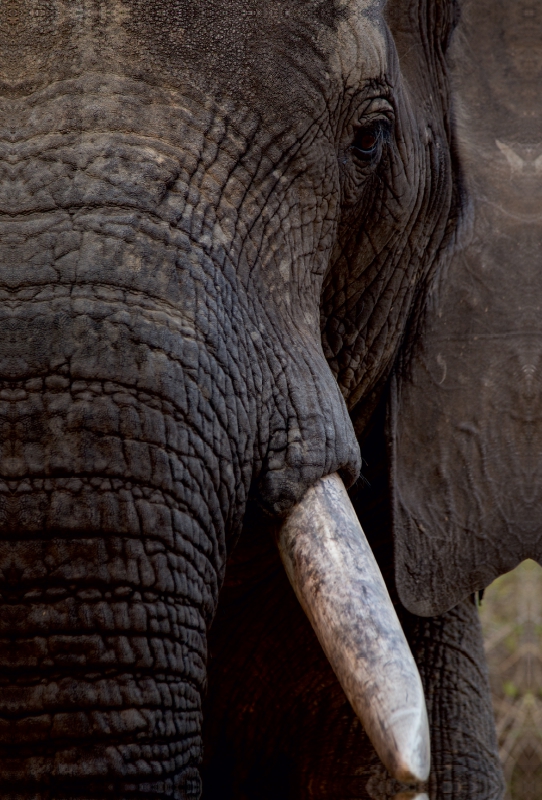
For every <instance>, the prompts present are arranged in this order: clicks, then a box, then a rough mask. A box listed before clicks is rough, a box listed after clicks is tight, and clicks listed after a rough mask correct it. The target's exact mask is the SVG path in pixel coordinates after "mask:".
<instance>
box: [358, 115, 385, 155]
mask: <svg viewBox="0 0 542 800" xmlns="http://www.w3.org/2000/svg"><path fill="white" fill-rule="evenodd" d="M389 139H390V130H389V124H386V123H384V122H382V123H381V124H378V125H371V127H364V128H361V129H360V130H359V131H358V132H357V134H356V138H355V139H354V142H353V144H352V150H353V151H354V154H355V155H356V156H357V158H358V159H360V160H362V161H364V162H368V163H374V161H376V160H377V159H378V158H379V156H380V154H381V151H382V146H383V145H384V144H386V143H387V142H388V141H389Z"/></svg>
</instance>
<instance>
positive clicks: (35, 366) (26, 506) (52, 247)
mask: <svg viewBox="0 0 542 800" xmlns="http://www.w3.org/2000/svg"><path fill="white" fill-rule="evenodd" d="M264 5H265V4H264ZM389 6H390V9H391V10H390V16H389V20H390V26H391V32H390V30H388V29H387V28H386V26H385V24H384V21H383V19H382V17H381V8H380V4H379V3H374V4H368V3H360V2H358V3H354V2H352V3H346V2H345V3H342V2H341V3H337V4H336V5H334V4H332V3H328V2H327V0H326V2H319V1H318V0H315V2H304V3H295V2H284V3H277V4H267V5H265V8H264V10H263V11H262V10H261V7H262V4H261V3H259V2H256V0H244V2H234V3H231V4H230V3H228V4H225V3H219V2H211V0H205V1H204V2H195V0H193V1H192V0H190V1H189V2H188V0H187V1H186V2H185V0H183V2H181V1H180V0H179V2H177V1H176V0H167V2H166V1H165V0H164V2H156V3H149V2H146V3H140V2H136V0H125V2H120V0H119V1H118V2H111V3H109V2H108V3H103V2H98V0H88V1H85V2H72V0H70V2H60V0H58V2H55V1H54V0H49V1H48V2H47V0H41V1H40V0H27V2H6V3H2V5H1V6H0V46H1V48H2V55H3V58H2V60H1V64H0V98H1V99H0V121H1V126H2V130H1V133H0V170H1V174H0V212H1V216H0V301H1V302H0V333H1V336H0V430H1V432H2V435H1V447H0V594H1V599H2V604H3V608H2V615H1V621H0V638H1V639H2V659H3V661H2V670H1V672H0V793H1V794H3V796H5V797H6V798H7V797H9V798H12V797H16V798H18V800H19V799H20V800H30V798H33V800H38V798H39V800H46V799H47V800H57V799H58V800H60V798H70V799H71V798H73V799H75V798H80V799H81V798H87V799H88V800H90V798H92V799H93V800H105V798H108V797H111V798H113V797H114V798H116V800H120V798H123V799H124V798H131V797H144V798H145V799H146V800H154V798H156V799H158V798H162V797H164V798H172V799H173V798H176V799H178V800H184V798H197V797H199V795H200V791H201V781H200V776H199V765H200V762H201V758H202V739H201V725H202V710H201V705H202V694H203V692H204V690H205V685H206V656H207V631H208V628H209V626H210V624H211V621H212V618H213V615H214V614H215V611H216V607H217V602H218V593H219V589H220V586H221V584H222V581H223V577H224V570H225V564H226V556H227V553H228V551H229V550H230V549H231V548H232V546H233V544H234V542H235V539H236V537H237V534H238V533H239V530H240V527H241V523H242V520H243V517H244V513H245V506H246V502H247V498H248V497H249V496H250V497H251V498H252V500H253V502H255V503H256V504H257V505H258V507H259V508H260V509H264V510H265V512H266V513H267V514H271V515H274V516H277V515H281V514H283V513H285V512H286V511H287V510H288V509H289V508H290V507H291V506H292V504H293V503H295V502H296V501H297V500H298V499H299V498H300V497H301V496H302V494H303V492H304V491H305V489H306V488H307V486H309V485H310V484H312V483H313V482H314V481H315V480H317V479H318V478H320V477H321V476H322V475H325V474H327V473H331V472H335V471H339V472H340V473H341V474H342V475H343V476H344V478H345V480H346V481H347V483H348V482H351V481H353V480H354V479H355V477H356V475H357V474H358V471H359V464H360V459H359V450H358V445H357V441H356V437H355V433H354V428H353V426H352V422H351V420H350V417H349V416H348V412H347V404H348V405H349V406H350V408H351V409H353V408H354V406H356V411H355V415H356V417H355V419H356V427H357V429H358V431H361V429H362V428H363V420H364V419H365V418H366V417H367V416H368V414H369V413H370V410H371V409H372V407H373V406H374V404H375V402H376V399H377V397H378V394H379V392H380V391H381V389H382V386H383V382H384V380H385V378H386V376H387V374H388V371H389V369H390V367H391V363H392V361H393V358H394V356H395V354H396V352H397V349H398V347H399V345H400V341H401V336H402V332H403V329H404V327H405V324H406V321H407V318H408V315H409V313H410V311H411V310H412V308H413V306H414V303H415V301H416V298H417V296H418V295H419V294H420V290H421V287H422V285H423V283H424V281H425V280H426V279H427V277H428V275H429V273H430V269H431V266H432V264H433V261H434V256H435V253H436V252H437V250H438V248H439V246H440V245H441V243H442V241H443V240H444V239H445V237H446V235H447V233H448V232H449V229H450V227H451V226H452V225H453V219H454V213H455V208H454V189H453V179H452V162H451V157H450V153H449V149H450V134H449V126H448V120H447V113H448V112H447V105H446V91H445V90H446V77H445V68H444V64H443V61H442V48H443V47H444V44H445V42H446V40H447V36H448V33H449V28H450V24H451V20H452V18H453V13H452V6H451V5H450V6H449V5H448V3H445V2H443V3H442V15H441V16H438V15H436V16H434V17H433V18H431V21H430V22H429V23H428V19H429V17H428V16H427V13H426V9H425V6H424V5H423V3H422V4H420V5H419V6H418V5H417V4H414V5H413V6H412V7H408V8H404V4H403V8H404V12H405V17H404V18H403V17H402V16H401V14H402V12H401V13H399V12H397V13H398V18H397V19H395V18H394V17H393V14H392V11H393V6H394V4H393V3H390V4H389ZM397 7H398V8H399V9H400V8H401V4H400V3H398V6H397ZM440 7H441V6H440V4H439V8H440ZM226 9H227V13H225V10H226ZM408 19H413V20H418V22H417V23H416V24H414V33H413V34H412V35H413V36H414V41H415V43H417V44H418V45H419V44H420V43H421V44H422V46H421V47H417V48H416V47H415V48H414V51H415V52H416V53H418V56H417V58H419V61H418V60H416V58H414V60H413V56H412V52H414V51H413V49H412V47H411V44H412V43H411V42H409V41H408V39H409V36H408V35H407V36H406V39H405V41H403V40H402V39H401V36H404V32H403V34H401V30H403V31H404V28H405V23H406V21H408ZM422 21H423V25H422ZM426 24H429V30H430V32H431V34H430V36H427V34H426V33H424V30H425V29H424V25H426ZM409 25H410V23H408V24H406V27H407V29H409ZM417 26H418V27H417ZM394 31H395V32H394ZM409 35H410V34H409ZM394 36H395V38H396V39H397V42H398V50H399V59H398V56H397V53H396V48H395V44H394ZM435 52H436V53H437V56H435ZM409 53H410V55H408V54H409ZM401 58H403V61H404V70H405V78H404V79H403V77H402V73H401V69H403V65H402V62H400V60H401ZM417 75H423V76H424V77H423V80H421V79H420V80H418V78H417V77H416V76H417ZM429 89H430V91H429ZM422 97H423V98H426V99H427V98H429V97H431V98H433V99H432V100H431V101H430V102H425V101H424V102H423V103H422V102H421V101H420V98H422ZM375 125H380V127H378V128H375V130H378V131H379V134H378V137H380V138H378V137H377V138H378V142H379V146H378V147H377V148H376V149H375V150H374V153H373V154H372V155H371V156H370V157H365V156H363V155H361V156H360V154H359V151H356V152H354V150H353V149H352V145H353V144H354V142H355V141H357V138H356V137H357V136H358V134H359V133H360V131H362V130H365V129H368V130H373V127H371V126H375ZM324 287H325V288H324ZM322 291H323V295H322ZM322 296H323V298H324V300H323V302H321V298H322ZM321 326H322V329H323V346H324V350H322V338H321ZM324 352H325V356H324ZM326 357H327V358H328V359H329V365H330V366H331V369H330V366H328V363H327V361H326ZM335 376H336V377H337V378H338V381H339V383H338V384H337V382H336V381H335ZM341 392H342V395H341ZM358 412H359V413H358ZM319 658H321V656H319ZM324 670H325V665H324ZM333 692H334V693H335V695H336V697H340V693H338V689H337V687H336V686H335V688H334V689H333ZM337 702H340V703H343V704H344V701H343V700H340V701H339V700H337ZM262 730H266V723H265V721H263V722H262ZM270 742H271V739H270ZM326 746H327V747H329V742H328V741H327V739H326V740H325V741H322V742H320V743H319V744H317V743H316V741H315V742H314V752H315V753H316V752H321V748H324V749H325V747H326ZM307 757H309V756H307ZM367 757H368V758H370V756H367ZM311 758H312V756H311ZM360 758H361V759H362V761H361V762H360V763H362V762H363V758H365V756H363V755H361V756H360ZM322 763H325V761H323V762H322ZM328 763H329V762H328ZM323 780H324V779H323ZM325 780H327V779H325Z"/></svg>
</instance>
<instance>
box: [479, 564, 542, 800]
mask: <svg viewBox="0 0 542 800" xmlns="http://www.w3.org/2000/svg"><path fill="white" fill-rule="evenodd" d="M480 616H481V619H482V626H483V629H484V638H485V647H486V653H487V660H488V665H489V674H490V681H491V690H492V692H493V705H494V709H495V718H496V723H497V734H498V737H499V748H500V755H501V761H502V764H503V767H504V772H505V776H506V781H507V785H508V795H507V800H541V798H542V568H541V567H540V566H539V565H538V564H536V563H535V562H534V561H524V562H523V564H520V566H519V567H517V568H516V569H515V570H514V571H513V572H509V573H508V574H507V575H503V576H502V577H500V578H498V579H497V580H496V581H495V582H494V583H492V584H491V586H490V587H489V588H488V589H487V590H486V592H485V594H484V597H483V601H482V605H481V608H480Z"/></svg>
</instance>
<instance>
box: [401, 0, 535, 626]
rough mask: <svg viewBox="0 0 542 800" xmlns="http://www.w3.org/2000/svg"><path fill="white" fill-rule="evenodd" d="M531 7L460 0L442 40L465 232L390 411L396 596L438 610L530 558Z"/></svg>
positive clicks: (427, 611) (419, 609)
mask: <svg viewBox="0 0 542 800" xmlns="http://www.w3.org/2000/svg"><path fill="white" fill-rule="evenodd" d="M541 30H542V28H541V19H540V9H539V8H538V6H536V8H535V6H533V7H532V8H531V7H530V6H525V5H524V4H523V3H520V2H512V3H511V2H493V0H491V2H489V0H488V1H487V2H485V1H484V2H479V0H476V2H474V0H473V2H466V3H464V4H463V10H462V21H461V24H460V27H459V28H458V31H457V33H456V35H455V38H454V40H453V45H452V53H451V60H452V74H453V80H452V84H453V95H454V105H455V113H456V118H457V126H458V150H459V157H460V160H461V162H462V165H463V171H464V174H465V182H466V188H467V192H468V194H469V196H470V203H471V208H470V211H469V214H468V216H469V224H470V229H469V230H467V231H464V233H463V236H462V238H461V240H460V242H459V244H458V245H457V247H456V249H455V252H454V254H453V257H452V260H451V263H450V265H449V267H448V269H447V270H445V271H444V272H443V274H442V280H441V281H440V284H439V285H437V286H436V287H435V289H434V291H433V293H432V295H430V297H429V305H428V309H427V312H426V317H425V320H424V324H423V327H422V329H421V330H420V326H417V328H416V332H415V336H416V341H415V342H413V345H412V347H411V348H410V349H407V351H406V352H407V353H408V354H409V356H408V358H405V360H404V364H403V366H402V368H401V371H400V373H399V376H398V379H397V382H396V384H395V397H394V399H393V402H392V409H391V417H392V422H391V428H392V430H391V436H392V441H393V464H392V483H393V485H394V497H395V529H396V536H395V541H396V564H397V567H396V570H397V582H398V587H399V592H400V596H401V600H402V602H403V603H404V604H405V605H406V606H407V608H409V609H410V610H412V611H414V612H416V613H419V614H424V615H431V614H435V613H440V612H443V611H445V610H447V609H448V608H450V607H451V606H453V605H454V604H455V603H457V602H458V601H459V600H460V599H461V598H462V597H464V596H465V595H466V594H467V593H469V592H472V591H475V590H478V589H481V588H483V587H484V586H486V585H488V584H489V583H490V582H491V581H492V580H493V579H494V578H495V577H496V576H497V575H499V574H501V573H504V572H507V571H508V570H511V569H513V567H515V566H516V564H517V563H518V562H520V561H522V560H523V559H525V558H533V559H537V560H542V528H541V525H540V518H541V509H542V495H541V493H540V487H541V485H542V484H541V480H540V476H541V470H542V462H541V460H540V453H541V448H542V425H541V422H542V417H541V414H540V408H541V405H540V398H541V388H542V382H541V377H540V370H541V367H542V349H541V342H542V328H541V319H542V316H541V308H542V282H541V280H540V245H541V240H542V217H541V214H540V209H541V203H542V181H541V178H540V176H541V172H540V163H542V151H541V149H540V147H541V145H540V142H541V141H542V113H541V105H540V92H539V86H540V76H541V75H542V71H541V70H542V62H541V60H540V58H541V56H540V33H541Z"/></svg>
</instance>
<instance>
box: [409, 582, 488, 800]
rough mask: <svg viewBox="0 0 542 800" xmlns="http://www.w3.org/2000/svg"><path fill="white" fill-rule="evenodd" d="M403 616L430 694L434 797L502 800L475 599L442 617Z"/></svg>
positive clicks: (428, 694) (426, 693)
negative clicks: (500, 799)
mask: <svg viewBox="0 0 542 800" xmlns="http://www.w3.org/2000/svg"><path fill="white" fill-rule="evenodd" d="M401 616H402V622H403V627H404V629H405V632H406V635H407V638H408V640H409V643H410V646H411V648H412V651H413V654H414V658H415V659H416V662H417V664H418V668H419V670H420V674H421V677H422V681H423V684H424V689H425V697H426V702H427V711H428V714H429V725H430V729H431V738H432V742H431V747H432V752H433V754H434V755H433V768H432V771H431V778H430V790H431V792H430V794H431V796H432V797H433V796H434V797H435V798H439V799H440V798H453V800H463V799H464V800H474V799H475V798H480V800H498V799H499V798H501V797H502V795H503V792H504V788H503V787H504V783H503V775H502V769H501V765H500V762H499V755H498V749H497V739H496V732H495V722H494V717H493V710H492V705H491V694H490V689H489V681H488V674H487V667H486V661H485V655H484V646H483V638H482V630H481V625H480V620H479V615H478V610H477V608H476V605H475V603H474V601H473V599H472V598H468V599H466V600H464V601H463V602H461V603H459V605H457V606H456V607H455V608H453V609H452V610H451V611H448V613H446V614H443V615H442V616H439V617H427V618H424V617H416V616H414V615H411V614H408V613H406V612H403V614H402V615H401Z"/></svg>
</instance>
